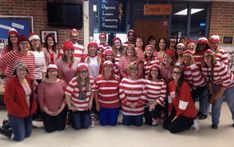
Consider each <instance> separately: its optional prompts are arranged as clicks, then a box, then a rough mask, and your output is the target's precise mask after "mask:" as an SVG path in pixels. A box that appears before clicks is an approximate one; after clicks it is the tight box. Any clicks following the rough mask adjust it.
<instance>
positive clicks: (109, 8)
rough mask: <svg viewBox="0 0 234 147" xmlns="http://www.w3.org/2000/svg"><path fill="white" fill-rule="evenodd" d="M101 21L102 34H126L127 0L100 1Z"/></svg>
mask: <svg viewBox="0 0 234 147" xmlns="http://www.w3.org/2000/svg"><path fill="white" fill-rule="evenodd" d="M99 20H100V21H99V25H100V29H99V30H100V31H101V32H125V31H126V2H125V0H99Z"/></svg>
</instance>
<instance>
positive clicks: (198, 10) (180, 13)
mask: <svg viewBox="0 0 234 147" xmlns="http://www.w3.org/2000/svg"><path fill="white" fill-rule="evenodd" d="M203 10H204V9H199V8H192V9H191V14H195V13H198V12H201V11H203ZM187 14H188V9H184V10H181V11H179V12H177V13H175V14H174V15H187Z"/></svg>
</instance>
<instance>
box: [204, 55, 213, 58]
mask: <svg viewBox="0 0 234 147" xmlns="http://www.w3.org/2000/svg"><path fill="white" fill-rule="evenodd" d="M204 57H205V58H211V57H212V55H204Z"/></svg>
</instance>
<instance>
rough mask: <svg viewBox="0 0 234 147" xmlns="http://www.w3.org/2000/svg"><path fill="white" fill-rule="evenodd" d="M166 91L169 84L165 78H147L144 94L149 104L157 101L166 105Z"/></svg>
mask: <svg viewBox="0 0 234 147" xmlns="http://www.w3.org/2000/svg"><path fill="white" fill-rule="evenodd" d="M166 92H167V85H166V83H165V81H164V80H163V79H161V80H159V81H150V80H146V85H145V89H144V94H145V95H146V103H147V104H151V103H154V102H155V101H156V102H158V104H159V105H161V106H165V98H166Z"/></svg>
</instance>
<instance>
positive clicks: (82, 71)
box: [80, 70, 88, 74]
mask: <svg viewBox="0 0 234 147" xmlns="http://www.w3.org/2000/svg"><path fill="white" fill-rule="evenodd" d="M87 72H88V71H87V70H80V73H81V74H85V73H87Z"/></svg>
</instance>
